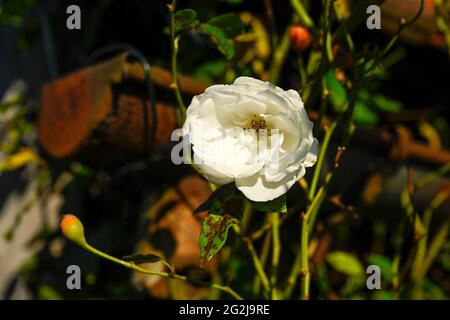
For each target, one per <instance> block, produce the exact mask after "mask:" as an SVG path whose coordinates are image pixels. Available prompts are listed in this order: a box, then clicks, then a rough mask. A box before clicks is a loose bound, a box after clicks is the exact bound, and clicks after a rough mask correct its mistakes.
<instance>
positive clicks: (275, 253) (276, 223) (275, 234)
mask: <svg viewBox="0 0 450 320" xmlns="http://www.w3.org/2000/svg"><path fill="white" fill-rule="evenodd" d="M271 217H272V238H273V241H272V276H271V278H270V285H271V298H272V299H277V298H278V293H277V288H276V285H277V272H278V264H279V260H280V251H281V244H280V217H279V213H278V212H273V213H271Z"/></svg>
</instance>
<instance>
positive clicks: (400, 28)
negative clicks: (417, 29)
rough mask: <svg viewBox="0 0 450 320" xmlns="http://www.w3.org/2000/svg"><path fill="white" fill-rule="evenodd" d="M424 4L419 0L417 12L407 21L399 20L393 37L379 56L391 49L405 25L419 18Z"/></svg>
mask: <svg viewBox="0 0 450 320" xmlns="http://www.w3.org/2000/svg"><path fill="white" fill-rule="evenodd" d="M424 4H425V0H421V1H420V7H419V11H418V12H417V14H416V15H415V16H414V17H413V18H412V19H411V20H409V21H406V22H405V21H401V22H400V24H399V26H398V29H397V33H396V34H395V36H394V37H392V39H391V41H389V43H388V44H387V46H386V47H385V48H384V50H383V51H382V52H381V57H384V56H385V55H386V54H387V53H388V52H389V50H391V48H392V46H393V45H394V44H395V42H397V40H398V38H399V37H400V33H401V32H402V31H403V29H405V28H406V27H409V26H410V25H412V24H413V23H415V22H416V21H417V20H418V19H419V18H420V16H421V15H422V12H423V8H424Z"/></svg>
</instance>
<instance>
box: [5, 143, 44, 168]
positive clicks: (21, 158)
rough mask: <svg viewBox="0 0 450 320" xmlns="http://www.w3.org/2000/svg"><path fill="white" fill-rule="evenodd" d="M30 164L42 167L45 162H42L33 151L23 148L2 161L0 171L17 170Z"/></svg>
mask: <svg viewBox="0 0 450 320" xmlns="http://www.w3.org/2000/svg"><path fill="white" fill-rule="evenodd" d="M29 163H34V164H36V165H42V164H43V163H44V160H42V159H41V158H40V157H39V156H38V155H37V154H36V153H35V152H34V151H33V150H31V149H29V148H21V149H19V151H17V152H16V153H14V154H12V155H10V156H8V157H7V158H6V159H4V160H1V161H0V171H12V170H16V169H19V168H21V167H23V166H25V165H27V164H29Z"/></svg>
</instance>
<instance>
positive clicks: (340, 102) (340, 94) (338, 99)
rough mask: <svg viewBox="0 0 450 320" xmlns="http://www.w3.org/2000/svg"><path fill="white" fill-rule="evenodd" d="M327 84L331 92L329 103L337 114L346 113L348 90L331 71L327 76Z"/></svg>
mask: <svg viewBox="0 0 450 320" xmlns="http://www.w3.org/2000/svg"><path fill="white" fill-rule="evenodd" d="M325 82H326V85H327V89H328V92H329V95H328V101H329V102H330V103H331V105H332V106H333V108H334V110H335V111H336V112H344V111H345V109H347V101H348V98H347V90H345V87H344V86H343V85H342V83H341V82H340V81H339V80H338V79H336V75H335V73H334V71H333V70H329V71H328V72H327V74H326V76H325Z"/></svg>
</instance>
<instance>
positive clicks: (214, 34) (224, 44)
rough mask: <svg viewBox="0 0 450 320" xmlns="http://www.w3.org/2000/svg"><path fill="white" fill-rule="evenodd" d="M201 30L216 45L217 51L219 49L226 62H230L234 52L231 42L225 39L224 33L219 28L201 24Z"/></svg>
mask: <svg viewBox="0 0 450 320" xmlns="http://www.w3.org/2000/svg"><path fill="white" fill-rule="evenodd" d="M202 29H203V31H204V32H206V33H207V34H208V35H209V36H210V37H211V39H212V40H213V41H214V42H215V43H216V45H217V49H219V51H220V52H221V53H222V54H223V55H224V56H225V58H227V60H231V59H232V58H233V57H234V54H235V50H234V47H233V41H232V40H230V39H229V38H228V37H227V34H226V33H225V31H223V30H222V29H221V28H219V27H216V26H214V25H210V24H207V23H204V24H202Z"/></svg>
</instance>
